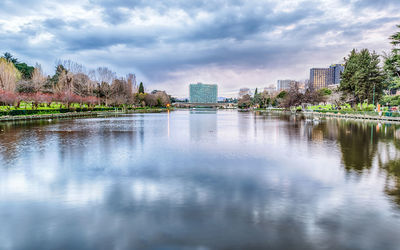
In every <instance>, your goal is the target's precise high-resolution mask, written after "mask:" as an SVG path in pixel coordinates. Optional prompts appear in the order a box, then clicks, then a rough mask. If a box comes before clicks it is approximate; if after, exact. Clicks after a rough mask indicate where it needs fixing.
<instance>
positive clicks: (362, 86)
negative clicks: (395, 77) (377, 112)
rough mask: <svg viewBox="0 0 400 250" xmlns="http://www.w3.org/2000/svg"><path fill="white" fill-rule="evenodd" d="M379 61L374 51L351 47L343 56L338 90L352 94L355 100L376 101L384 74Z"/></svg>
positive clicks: (380, 91) (380, 90)
mask: <svg viewBox="0 0 400 250" xmlns="http://www.w3.org/2000/svg"><path fill="white" fill-rule="evenodd" d="M379 62H380V60H379V55H378V54H376V53H375V52H370V51H369V50H368V49H363V50H361V51H360V52H358V51H357V50H355V49H353V50H352V51H351V52H350V54H349V56H348V58H345V66H344V71H343V74H342V76H341V77H342V81H341V83H340V90H342V91H344V92H345V93H347V94H350V95H354V97H355V100H356V102H363V101H365V100H367V101H368V102H369V103H372V102H373V100H374V102H375V103H376V102H377V101H378V100H379V99H380V97H381V96H382V93H383V88H384V75H383V72H382V69H381V68H380V67H379Z"/></svg>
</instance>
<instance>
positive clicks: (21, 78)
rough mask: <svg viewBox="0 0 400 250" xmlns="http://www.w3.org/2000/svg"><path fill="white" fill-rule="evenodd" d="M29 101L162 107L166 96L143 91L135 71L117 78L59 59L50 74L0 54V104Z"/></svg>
mask: <svg viewBox="0 0 400 250" xmlns="http://www.w3.org/2000/svg"><path fill="white" fill-rule="evenodd" d="M22 101H24V102H29V103H32V105H33V107H37V106H38V105H49V104H50V103H52V102H59V103H63V104H64V105H65V106H66V107H67V108H68V107H69V105H70V104H71V103H79V104H87V105H88V106H89V107H90V106H95V105H105V106H123V105H130V106H136V107H138V106H141V107H143V106H151V107H155V106H159V107H161V106H166V105H167V104H169V103H170V96H169V95H167V93H166V92H165V91H158V90H155V91H152V92H151V93H146V92H145V89H144V86H143V83H142V82H141V83H140V84H139V86H137V83H136V76H135V74H132V73H130V74H127V75H126V76H124V77H119V76H117V74H116V73H115V72H113V71H112V70H110V69H109V68H107V67H98V68H97V69H94V70H87V69H86V68H85V67H84V66H83V65H82V64H79V63H76V62H73V61H71V60H59V61H58V62H57V63H56V67H55V73H54V75H52V76H50V75H48V76H45V75H44V73H43V70H42V68H41V66H40V64H36V65H35V66H29V65H27V64H26V63H22V62H19V60H18V59H17V58H15V57H13V56H12V55H11V54H10V53H4V55H3V56H2V57H0V104H3V105H9V106H17V107H18V106H19V105H20V103H21V102H22Z"/></svg>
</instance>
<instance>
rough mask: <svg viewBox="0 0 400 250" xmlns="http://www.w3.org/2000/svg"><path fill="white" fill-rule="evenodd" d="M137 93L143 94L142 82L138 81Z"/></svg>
mask: <svg viewBox="0 0 400 250" xmlns="http://www.w3.org/2000/svg"><path fill="white" fill-rule="evenodd" d="M138 92H139V94H143V93H144V87H143V83H142V82H140V84H139V91H138Z"/></svg>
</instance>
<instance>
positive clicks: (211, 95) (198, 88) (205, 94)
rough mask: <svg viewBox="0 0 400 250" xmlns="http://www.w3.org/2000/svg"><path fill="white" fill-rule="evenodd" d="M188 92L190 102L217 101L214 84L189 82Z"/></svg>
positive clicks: (216, 91)
mask: <svg viewBox="0 0 400 250" xmlns="http://www.w3.org/2000/svg"><path fill="white" fill-rule="evenodd" d="M189 92H190V93H189V95H190V102H191V103H217V102H218V86H217V85H216V84H203V83H196V84H190V86H189Z"/></svg>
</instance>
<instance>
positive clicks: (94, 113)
mask: <svg viewBox="0 0 400 250" xmlns="http://www.w3.org/2000/svg"><path fill="white" fill-rule="evenodd" d="M167 111H168V109H160V108H158V109H133V110H127V111H111V110H105V111H83V112H67V113H53V114H40V115H15V116H0V123H1V122H12V121H29V120H46V119H64V118H79V117H99V116H108V115H121V114H135V113H138V114H140V113H162V112H167Z"/></svg>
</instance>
